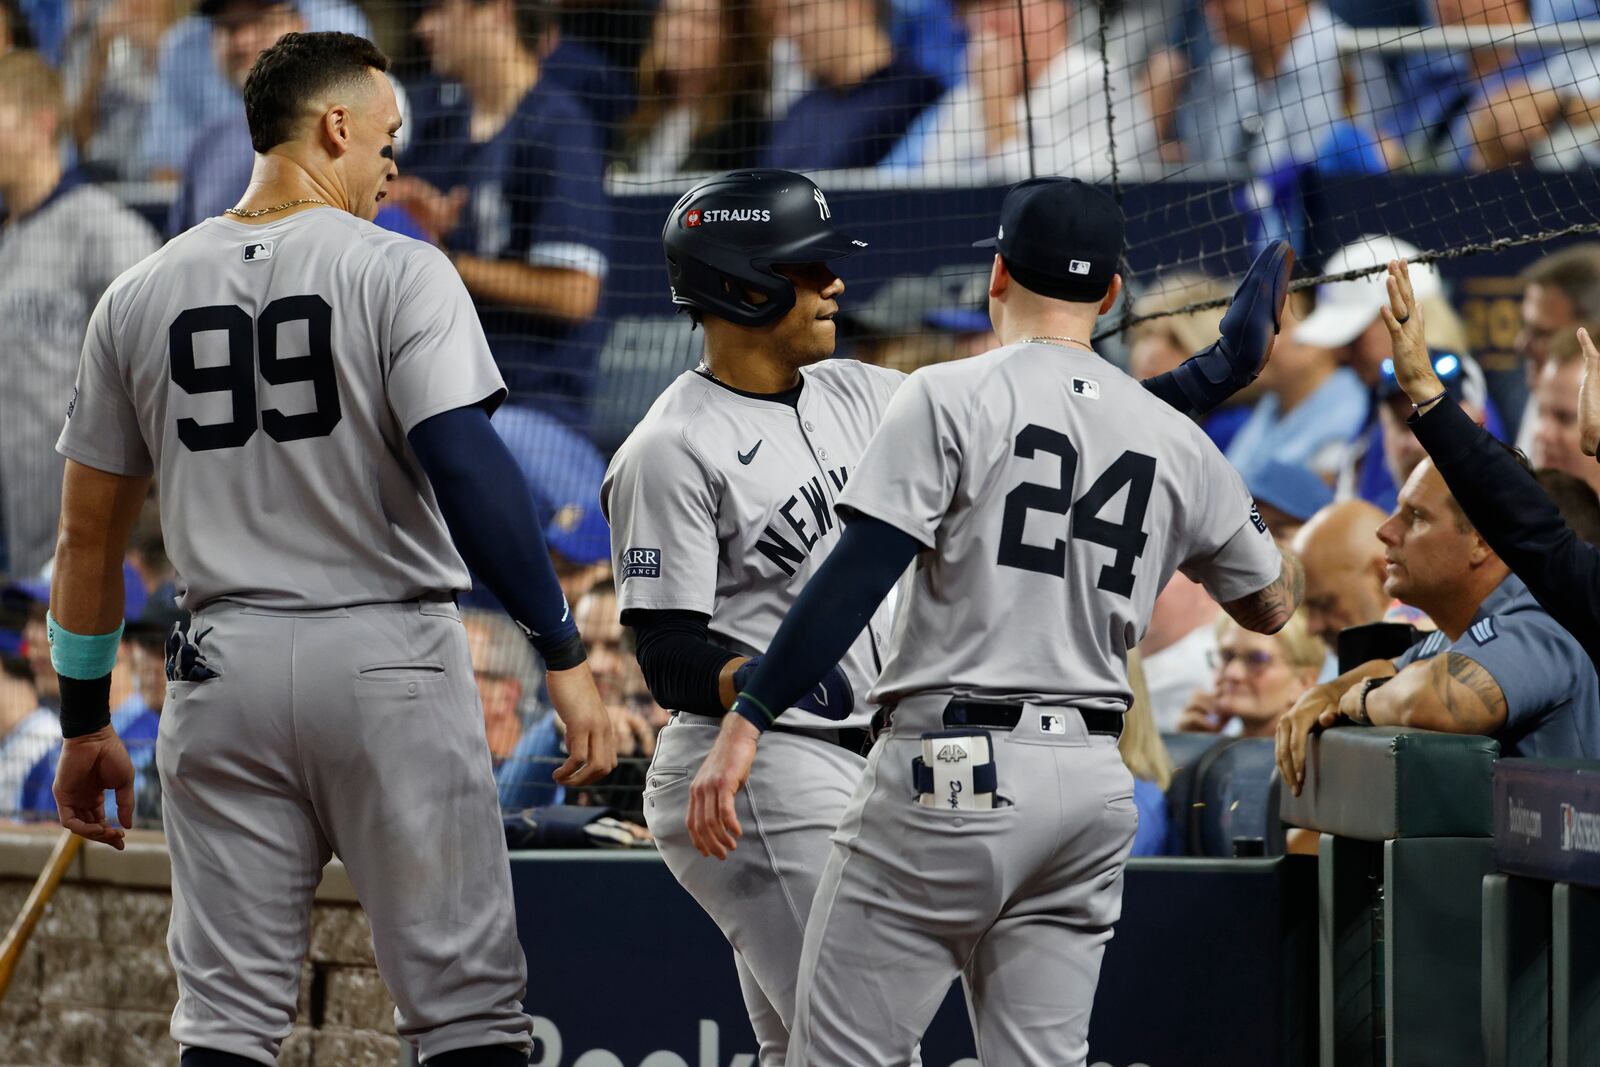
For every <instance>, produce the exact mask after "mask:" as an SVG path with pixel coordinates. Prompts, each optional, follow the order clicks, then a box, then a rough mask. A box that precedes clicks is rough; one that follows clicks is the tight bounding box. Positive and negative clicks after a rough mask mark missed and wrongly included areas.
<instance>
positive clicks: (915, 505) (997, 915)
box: [690, 179, 1300, 1067]
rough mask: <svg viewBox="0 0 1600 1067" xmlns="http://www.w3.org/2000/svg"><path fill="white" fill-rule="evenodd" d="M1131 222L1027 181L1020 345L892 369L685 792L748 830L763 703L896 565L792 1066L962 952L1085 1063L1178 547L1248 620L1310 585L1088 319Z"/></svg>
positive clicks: (984, 999) (1018, 236) (965, 961)
mask: <svg viewBox="0 0 1600 1067" xmlns="http://www.w3.org/2000/svg"><path fill="white" fill-rule="evenodd" d="M1122 241H1123V223H1122V216H1121V212H1120V210H1119V209H1118V208H1117V206H1116V205H1115V203H1114V202H1112V201H1111V199H1110V198H1109V197H1108V196H1107V195H1106V194H1104V193H1103V192H1101V191H1099V190H1097V189H1095V188H1094V187H1092V186H1087V185H1084V184H1082V183H1079V182H1077V181H1074V180H1071V179H1040V180H1035V181H1030V182H1027V183H1023V184H1022V185H1021V186H1018V187H1016V188H1015V189H1013V190H1012V191H1011V192H1010V193H1009V194H1008V196H1007V198H1006V201H1005V204H1004V206H1003V208H1002V211H1001V229H1000V236H999V237H998V238H997V244H998V248H999V255H998V256H997V257H996V260H995V265H994V267H993V271H992V274H991V279H990V314H991V317H992V319H993V321H994V325H995V330H996V333H997V334H998V336H999V338H1000V339H1001V341H1002V345H1001V347H1000V348H998V349H995V350H993V351H991V352H989V353H986V354H984V355H982V356H977V357H974V358H972V359H969V360H965V361H962V362H957V363H947V364H941V365H937V366H933V367H928V368H924V369H922V370H920V371H918V372H916V373H915V374H913V375H912V376H911V377H910V379H909V380H908V382H907V383H906V384H905V386H904V387H902V388H901V389H900V390H899V391H898V392H897V394H896V396H895V398H894V400H893V402H892V403H891V404H890V406H889V409H888V410H887V411H886V413H885V414H884V417H883V422H882V424H881V426H880V427H879V429H878V431H877V433H876V434H875V436H874V437H873V439H872V442H871V444H870V445H869V446H868V448H867V451H866V453H865V454H864V455H863V456H862V457H861V458H860V460H859V461H858V462H857V463H856V464H855V466H854V469H853V471H852V474H851V479H850V483H849V485H848V486H847V487H846V488H845V489H844V490H843V491H842V492H841V493H840V495H839V499H838V501H837V511H838V515H839V517H840V519H842V520H843V521H844V522H845V523H846V525H845V528H844V531H843V533H842V535H841V536H840V537H839V541H838V544H837V545H836V546H835V548H834V550H833V552H832V553H831V554H830V556H829V558H828V561H827V562H826V563H825V564H824V565H823V566H822V567H821V568H820V569H819V571H818V573H817V574H816V575H815V577H814V578H813V580H812V581H811V582H810V584H809V585H808V586H807V587H806V588H805V590H803V591H802V592H801V593H800V595H799V597H798V598H797V600H796V604H795V607H794V609H793V610H792V611H791V612H790V614H789V616H788V618H787V619H786V620H785V622H784V624H783V626H782V627H781V628H780V629H779V631H778V633H777V634H776V635H775V637H774V638H773V640H772V641H771V643H770V645H769V646H768V648H767V650H766V654H765V656H763V657H762V659H761V661H760V665H759V667H758V668H757V669H756V670H755V671H754V672H753V674H752V676H749V677H747V678H745V679H742V681H743V682H744V685H743V686H742V687H741V692H740V693H739V694H738V696H737V698H736V701H735V704H734V707H733V711H734V712H735V713H736V714H730V715H728V716H727V717H726V719H725V720H724V724H723V727H722V729H721V731H720V735H719V738H718V740H717V741H716V743H715V745H714V750H713V751H712V752H711V753H710V754H709V755H708V756H707V758H706V759H705V760H704V761H703V765H702V768H701V770H700V772H699V773H698V775H697V778H696V781H695V782H694V783H693V784H692V786H691V788H690V792H691V797H692V800H691V814H690V824H691V825H690V833H691V835H692V836H693V838H694V839H695V840H696V842H697V843H698V844H699V845H700V846H701V847H702V848H703V849H706V850H708V851H711V852H713V853H717V854H731V855H732V856H737V855H738V854H739V853H740V852H742V851H744V849H745V848H748V847H749V843H750V842H749V840H748V837H747V839H746V840H745V842H744V843H743V844H740V841H739V838H740V835H741V833H744V834H746V835H749V834H756V835H759V834H760V832H761V830H762V826H761V824H760V822H759V821H755V822H752V820H751V817H750V813H751V812H754V813H755V814H756V816H757V818H758V819H759V816H760V814H761V812H760V803H759V800H760V798H759V797H758V798H757V803H756V804H755V805H753V806H752V805H746V806H743V807H741V806H740V801H739V797H741V796H742V795H743V794H744V793H745V792H748V787H746V788H744V789H740V788H739V786H740V785H741V784H743V782H744V775H745V773H746V769H747V768H748V767H749V766H750V765H751V763H752V762H755V763H759V762H760V761H761V760H762V759H763V758H764V757H765V753H766V750H767V748H768V745H769V744H770V742H771V740H775V739H773V738H769V737H765V736H762V735H760V734H758V733H757V728H758V726H765V725H767V724H769V723H772V722H773V719H774V716H773V715H772V711H773V710H774V709H783V708H787V707H789V706H790V705H791V704H792V703H793V700H794V698H795V695H796V694H797V693H804V692H807V691H810V690H811V689H812V687H813V686H814V685H815V684H816V683H815V680H816V678H818V677H820V676H822V675H823V673H824V672H825V671H826V670H828V669H829V666H830V665H831V664H833V663H835V662H836V661H837V658H838V656H839V655H840V654H841V653H842V651H843V649H844V648H845V647H846V645H847V644H848V643H849V642H851V641H854V640H856V637H857V634H858V633H859V631H860V629H861V627H862V624H863V623H864V622H865V621H866V620H867V619H868V618H871V617H873V613H874V612H875V611H876V610H878V608H879V603H880V601H881V600H882V599H883V597H884V596H885V595H886V594H887V593H888V591H889V590H890V589H891V588H892V587H893V586H894V585H895V583H896V582H897V581H898V580H900V578H901V576H902V574H905V575H906V577H905V584H904V586H903V587H902V589H901V593H900V598H899V600H900V603H899V608H898V614H897V617H896V619H895V622H894V630H893V633H892V636H891V638H890V643H889V649H888V654H887V656H886V662H885V664H884V669H883V672H882V674H881V675H880V677H879V678H878V680H877V683H876V685H875V687H874V688H873V690H872V692H871V693H870V694H869V697H870V700H871V701H873V702H877V703H881V704H882V706H883V709H884V712H885V714H884V716H883V717H884V718H885V719H886V723H887V730H886V732H885V733H883V734H882V736H880V737H879V738H878V740H877V742H876V743H875V745H874V746H873V748H872V749H871V753H870V756H869V758H868V762H867V767H866V771H865V773H864V776H863V778H862V780H861V782H860V783H859V786H858V787H857V789H856V791H855V793H854V795H853V796H852V798H851V800H850V803H849V805H848V808H847V810H846V812H845V814H844V816H843V819H842V820H841V823H840V826H839V828H838V831H837V833H836V834H835V836H834V837H833V844H832V847H831V849H830V852H829V855H828V859H827V864H826V867H825V868H824V870H823V872H822V875H821V881H820V885H819V887H818V889H817V892H816V895H815V899H814V903H813V906H812V911H811V913H810V915H809V917H808V919H807V922H806V936H805V942H804V949H803V954H802V961H801V965H800V973H799V979H798V986H797V990H796V1008H795V1017H794V1023H793V1026H792V1029H791V1037H790V1045H789V1058H788V1060H787V1063H788V1065H789V1067H822V1065H826V1067H859V1065H861V1064H873V1065H875V1067H893V1065H901V1064H907V1063H910V1062H912V1057H913V1051H912V1050H913V1049H914V1048H915V1047H916V1045H917V1042H918V1040H919V1039H920V1037H921V1034H922V1031H923V1030H924V1028H925V1027H926V1026H927V1023H928V1021H929V1019H930V1018H931V1017H932V1015H933V1013H934V1011H935V1009H936V1008H937V1007H938V1005H939V1003H940V1001H941V1000H942V999H943V997H944V994H945V991H946V989H947V988H948V986H949V984H950V981H951V980H952V979H953V978H955V977H956V976H957V975H960V976H961V977H963V978H964V980H965V984H966V988H967V992H968V996H969V1000H970V1005H971V1010H972V1017H973V1020H974V1024H975V1029H976V1036H977V1045H978V1054H979V1056H980V1058H982V1059H983V1061H984V1062H985V1063H989V1064H994V1065H996V1067H1000V1065H1004V1067H1018V1065H1026V1067H1070V1065H1074V1064H1083V1063H1084V1062H1085V1057H1086V1054H1087V1041H1086V1037H1087V1031H1088V1020H1089V1012H1090V1007H1091V1005H1092V1003H1093V996H1094V988H1095V984H1096V981H1097V979H1098V974H1099V967H1100V959H1101V956H1102V954H1103V951H1104V948H1105V944H1106V942H1107V941H1108V940H1109V938H1110V936H1111V927H1112V924H1113V923H1114V922H1115V921H1116V919H1117V917H1118V914H1119V911H1120V907H1121V893H1122V867H1123V863H1124V860H1125V858H1126V856H1127V853H1128V848H1129V846H1130V844H1131V842H1132V840H1133V833H1134V829H1135V825H1136V821H1137V815H1136V813H1135V809H1134V805H1133V800H1132V792H1133V781H1132V778H1131V776H1130V775H1129V773H1128V771H1127V768H1126V767H1125V766H1124V765H1123V763H1122V760H1121V757H1120V755H1119V754H1118V751H1117V747H1116V739H1117V736H1118V734H1119V733H1120V731H1121V725H1122V713H1123V711H1124V710H1126V708H1127V705H1128V702H1129V700H1130V699H1131V694H1130V692H1129V689H1128V681H1127V674H1126V656H1127V652H1128V650H1129V649H1130V648H1132V647H1134V646H1135V645H1136V644H1137V643H1138V640H1139V638H1140V636H1141V635H1142V633H1143V630H1144V628H1145V626H1146V625H1147V623H1148V621H1149V617H1150V611H1151V606H1152V604H1153V602H1154V600H1155V597H1156V594H1157V592H1159V590H1160V589H1161V587H1162V586H1163V585H1164V584H1165V582H1166V580H1167V578H1168V577H1169V576H1170V575H1171V574H1172V572H1173V571H1174V570H1178V569H1181V570H1183V571H1184V573H1185V574H1187V575H1189V576H1190V577H1192V578H1194V579H1195V580H1197V581H1200V582H1202V583H1204V584H1205V586H1206V588H1207V589H1208V590H1209V591H1210V592H1211V594H1212V595H1213V596H1214V597H1215V598H1216V599H1217V600H1218V601H1219V602H1221V603H1222V604H1223V605H1224V607H1225V608H1226V609H1227V610H1228V612H1229V613H1230V614H1231V615H1232V616H1233V617H1234V618H1236V619H1238V620H1239V621H1240V622H1241V623H1243V624H1244V625H1246V626H1247V627H1249V628H1251V629H1253V630H1258V631H1262V632H1272V631H1274V630H1276V629H1277V628H1279V627H1281V626H1282V625H1283V624H1284V623H1285V622H1286V621H1287V620H1288V618H1289V616H1290V615H1291V614H1292V612H1293V611H1294V609H1295V607H1296V605H1297V603H1298V600H1299V590H1300V573H1299V570H1298V565H1297V564H1296V563H1294V562H1293V561H1292V560H1291V559H1288V558H1286V557H1284V556H1282V555H1281V554H1280V552H1279V551H1278V549H1277V548H1276V547H1275V546H1274V544H1273V541H1272V538H1271V536H1270V535H1269V533H1268V531H1267V528H1266V524H1265V523H1264V522H1262V521H1261V519H1260V517H1259V515H1257V514H1256V513H1255V510H1254V508H1253V505H1252V503H1251V500H1250V497H1249V494H1248V493H1247V492H1246V490H1245V488H1244V484H1243V482H1242V481H1241V480H1240V478H1239V476H1238V475H1237V474H1236V473H1235V472H1234V471H1233V469H1232V468H1231V467H1229V466H1228V464H1227V462H1226V461H1225V460H1224V459H1223V458H1222V455H1221V454H1220V453H1219V452H1218V451H1217V450H1216V448H1215V447H1214V446H1213V445H1212V444H1211V443H1210V441H1209V440H1208V439H1207V438H1206V437H1205V435H1204V433H1202V432H1201V431H1200V430H1199V429H1198V428H1197V427H1196V426H1195V425H1194V424H1193V423H1192V422H1191V421H1189V420H1188V419H1186V418H1183V417H1181V416H1180V415H1179V414H1178V413H1177V412H1175V411H1174V410H1173V409H1172V408H1171V407H1170V406H1168V405H1165V404H1162V403H1159V402H1157V401H1156V400H1155V399H1153V398H1152V397H1151V396H1149V395H1148V393H1147V391H1146V390H1145V389H1143V388H1141V387H1140V386H1139V384H1138V383H1136V382H1134V381H1132V380H1131V379H1129V378H1128V377H1127V376H1125V375H1123V374H1122V373H1120V372H1119V371H1117V370H1116V369H1115V368H1113V367H1112V366H1110V365H1109V364H1107V363H1105V362H1104V361H1103V360H1101V359H1100V358H1099V357H1098V356H1096V355H1095V354H1094V352H1093V350H1092V348H1091V347H1090V345H1089V344H1088V342H1087V340H1086V339H1087V338H1088V337H1090V336H1091V331H1092V329H1093V327H1094V323H1095V319H1096V316H1097V314H1099V313H1103V312H1104V311H1105V310H1107V309H1108V308H1109V307H1110V306H1111V304H1112V302H1113V301H1114V300H1115V298H1116V296H1117V292H1118V290H1119V288H1120V286H1121V279H1120V277H1119V276H1118V275H1117V273H1116V264H1117V263H1118V260H1119V258H1120V255H1121V251H1122ZM913 563H914V566H912V567H911V569H910V571H909V572H907V567H908V565H912V564H913ZM769 729H770V727H769ZM757 737H760V738H761V743H760V744H759V746H758V745H757V744H756V738H757ZM754 780H755V778H754V776H751V778H750V781H752V782H753V781H754ZM735 846H738V847H737V848H736V847H735Z"/></svg>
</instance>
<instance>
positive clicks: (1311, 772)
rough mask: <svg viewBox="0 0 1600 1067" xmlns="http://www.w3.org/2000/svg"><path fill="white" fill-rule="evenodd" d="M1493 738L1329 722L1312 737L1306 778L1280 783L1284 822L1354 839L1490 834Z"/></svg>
mask: <svg viewBox="0 0 1600 1067" xmlns="http://www.w3.org/2000/svg"><path fill="white" fill-rule="evenodd" d="M1499 755H1500V743H1499V742H1498V741H1495V740H1494V739H1493V738H1488V737H1478V736H1475V735H1465V734H1441V733H1434V732H1432V731H1429V730H1400V729H1392V728H1381V729H1373V728H1363V727H1358V726H1350V727H1336V728H1334V729H1331V730H1325V731H1323V732H1322V733H1321V734H1319V735H1317V736H1315V737H1313V738H1311V742H1310V746H1309V747H1308V748H1307V750H1306V783H1305V788H1304V789H1302V790H1301V792H1300V795H1299V796H1298V797H1297V796H1295V795H1294V794H1293V793H1291V792H1290V791H1289V790H1288V789H1285V790H1283V803H1282V807H1281V809H1280V812H1281V815H1282V817H1283V821H1284V822H1286V823H1288V824H1290V825H1291V826H1303V827H1306V828H1308V829H1312V830H1320V831H1322V832H1323V833H1327V834H1335V835H1337V836H1339V837H1348V838H1355V839H1356V840H1360V841H1390V840H1394V839H1395V838H1402V837H1490V836H1492V835H1493V833H1494V787H1493V770H1494V762H1495V760H1496V759H1497V758H1498V757H1499Z"/></svg>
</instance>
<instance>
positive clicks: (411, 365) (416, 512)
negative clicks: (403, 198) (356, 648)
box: [56, 208, 505, 611]
mask: <svg viewBox="0 0 1600 1067" xmlns="http://www.w3.org/2000/svg"><path fill="white" fill-rule="evenodd" d="M504 392H505V387H504V383H503V382H502V381H501V379H500V374H499V371H498V370H497V369H496V368H495V364H494V360H493V358H492V357H491V356H490V354H489V347H488V344H487V342H486V341H485V340H484V335H483V329H482V327H481V326H480V325H479V323H478V317H477V314H476V312H475V311H474V310H473V305H472V300H471V298H470V297H469V296H468V294H467V291H466V288H465V287H464V286H463V285H462V283H461V279H460V276H459V275H457V274H456V271H455V268H454V267H452V266H451V265H450V262H449V260H448V259H446V258H445V256H444V255H443V254H442V253H440V252H439V251H438V250H437V249H435V248H433V247H432V246H430V245H426V244H423V243H422V242H420V241H413V240H411V239H409V238H406V237H400V236H398V235H395V234H391V233H388V232H387V231H385V230H382V229H379V228H378V227H376V226H374V225H372V224H371V223H368V222H365V221H363V220H361V219H358V218H356V217H355V216H353V215H349V214H347V213H345V212H343V211H338V210H336V209H331V208H314V209H312V210H309V211H303V212H301V213H299V214H296V215H291V216H289V217H287V218H284V219H281V220H279V221H276V222H273V223H269V224H267V225H263V226H250V225H246V224H244V223H240V222H235V221H233V220H232V219H227V218H221V217H218V218H213V219H208V220H207V221H205V222H204V223H201V224H200V225H199V226H196V227H195V228H193V229H191V230H190V231H188V232H187V233H185V234H183V235H182V236H180V237H177V238H174V239H173V240H172V241H171V242H169V243H168V244H167V245H166V247H164V248H162V249H161V250H160V251H158V252H156V253H155V254H154V255H152V256H150V257H149V258H147V259H145V260H144V261H143V262H141V263H139V264H137V265H135V266H134V267H132V268H130V269H129V270H128V271H126V272H125V273H124V274H123V275H122V276H121V277H119V278H118V279H117V280H116V281H115V282H114V283H113V284H112V285H111V287H110V288H109V289H108V290H107V291H106V293H105V295H104V296H103V297H102V298H101V300H100V303H99V305H98V306H97V307H96V308H95V311H94V315H93V317H92V318H91V320H90V323H89V330H88V334H87V336H86V337H85V339H84V346H83V357H82V361H81V362H80V364H79V368H78V380H77V388H76V389H75V390H74V392H73V396H72V399H71V401H70V403H69V404H68V406H67V422H66V427H65V429H63V430H62V432H61V437H60V440H59V441H58V442H57V445H56V449H57V451H59V452H60V453H62V454H63V455H65V456H66V457H68V458H69V459H73V460H76V461H77V462H79V463H82V464H84V465H86V466H89V467H94V468H96V469H98V470H102V471H107V472H109V473H112V474H122V475H148V474H151V473H157V474H159V478H160V486H161V527H162V530H163V532H164V535H165V538H166V547H167V551H168V554H169V555H170V556H171V558H172V561H173V563H174V565H175V566H176V568H177V571H178V574H179V576H180V582H181V585H180V591H181V596H180V600H179V602H180V603H181V604H182V605H183V606H184V607H185V608H188V609H189V610H191V611H192V610H196V609H198V608H200V607H201V606H203V605H204V604H206V603H207V602H209V601H212V600H215V599H218V598H227V599H230V600H235V601H239V602H242V603H245V604H250V605H253V606H258V607H274V608H288V609H302V608H331V607H340V606H344V605H349V604H362V603H379V602H393V601H402V600H410V599H415V598H417V597H419V596H421V595H424V594H426V593H436V592H439V591H448V590H461V589H466V588H468V586H469V584H470V579H469V577H468V574H467V569H466V566H465V565H464V564H463V563H462V561H461V557H460V556H459V555H458V554H457V553H456V550H455V548H454V546H453V545H452V543H451V541H450V535H449V531H448V529H447V528H446V527H445V523H444V518H443V516H442V515H441V514H440V512H439V507H438V504H437V502H436V501H435V499H434V495H433V490H432V488H431V487H430V486H429V484H428V480H427V477H426V475H425V474H424V473H423V471H422V469H421V467H420V466H419V465H418V464H417V461H416V459H415V457H414V456H413V455H412V454H411V452H410V448H409V445H408V444H407V442H406V434H407V433H408V432H410V430H411V429H412V427H414V426H415V425H416V424H417V423H419V422H421V421H423V420H424V419H427V418H429V417H431V416H433V415H437V414H440V413H441V412H444V411H448V410H451V409H452V408H458V407H465V406H467V405H470V404H476V403H480V402H485V401H487V402H489V403H490V404H495V403H498V402H499V400H500V399H501V398H502V397H503V396H504ZM65 399H66V398H63V400H65Z"/></svg>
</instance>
